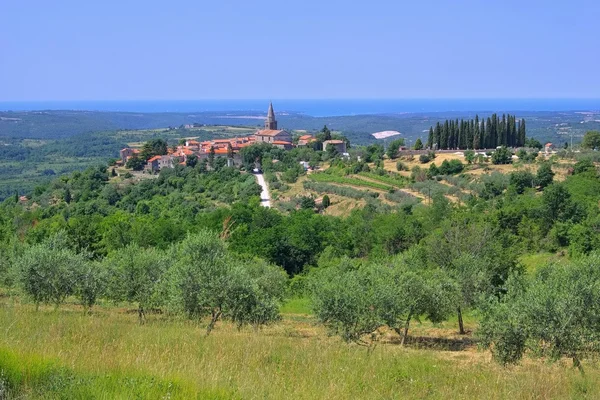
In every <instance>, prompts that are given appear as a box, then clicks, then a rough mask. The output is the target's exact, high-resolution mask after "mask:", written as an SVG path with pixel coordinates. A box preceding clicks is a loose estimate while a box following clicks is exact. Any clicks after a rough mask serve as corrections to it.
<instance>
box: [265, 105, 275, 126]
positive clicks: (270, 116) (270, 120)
mask: <svg viewBox="0 0 600 400" xmlns="http://www.w3.org/2000/svg"><path fill="white" fill-rule="evenodd" d="M265 129H269V130H274V131H276V130H277V120H276V119H275V112H274V111H273V103H272V102H271V103H270V104H269V113H268V114H267V119H266V120H265Z"/></svg>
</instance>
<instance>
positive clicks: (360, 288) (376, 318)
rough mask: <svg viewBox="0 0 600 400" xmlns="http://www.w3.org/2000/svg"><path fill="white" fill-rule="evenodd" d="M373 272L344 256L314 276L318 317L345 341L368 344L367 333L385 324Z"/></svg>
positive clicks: (314, 296) (313, 298)
mask: <svg viewBox="0 0 600 400" xmlns="http://www.w3.org/2000/svg"><path fill="white" fill-rule="evenodd" d="M372 272H373V271H372V270H369V269H367V268H364V269H361V268H358V267H357V266H355V265H353V264H352V262H350V261H349V260H347V259H345V260H343V261H342V264H341V265H340V266H338V267H330V268H326V269H325V270H323V271H319V273H317V274H315V276H313V277H312V279H313V280H312V282H311V283H312V284H311V292H312V302H313V309H314V312H315V315H316V317H317V318H318V319H319V321H320V322H322V323H323V324H325V326H327V328H328V329H329V331H330V333H332V334H335V335H338V336H340V337H341V338H342V339H343V340H344V341H346V342H354V343H358V344H361V345H368V344H369V342H368V341H365V340H364V336H366V335H372V334H373V333H374V332H375V330H377V328H379V327H381V326H382V325H383V324H384V323H383V320H382V318H381V313H380V310H379V309H378V307H379V306H380V304H381V301H379V299H378V298H377V297H378V296H379V295H380V294H381V291H379V287H378V285H377V283H378V280H377V277H376V275H374V274H372ZM379 282H380V280H379Z"/></svg>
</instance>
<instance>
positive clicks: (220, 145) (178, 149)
mask: <svg viewBox="0 0 600 400" xmlns="http://www.w3.org/2000/svg"><path fill="white" fill-rule="evenodd" d="M260 143H267V144H270V145H272V146H274V147H276V148H279V149H283V150H291V149H292V148H294V147H309V146H315V145H316V144H317V138H316V137H315V136H313V135H302V136H300V137H298V138H297V140H295V141H294V140H293V137H292V133H291V132H289V131H287V130H285V129H279V128H278V124H277V119H276V118H275V111H274V110H273V103H270V104H269V111H268V112H267V118H266V120H265V125H264V129H259V130H257V131H256V133H254V135H249V136H245V137H234V138H228V139H214V140H207V141H202V142H198V141H196V140H192V139H190V140H185V144H183V145H179V146H174V147H172V148H167V149H166V154H164V155H155V156H152V157H151V158H149V159H147V160H142V161H145V164H144V166H143V169H144V171H147V172H157V171H160V170H161V169H162V168H173V167H174V166H175V165H176V164H182V165H185V164H186V162H187V160H188V158H189V157H196V158H197V159H198V160H203V159H209V158H210V157H226V158H227V163H228V165H231V166H232V165H236V164H239V163H240V162H241V158H240V156H239V153H240V151H241V150H242V149H243V148H245V147H248V146H251V145H254V144H260ZM319 145H320V143H319ZM330 147H332V148H333V149H334V150H335V151H336V152H337V153H339V154H346V151H347V148H346V147H347V146H346V142H345V141H344V140H340V139H329V140H325V141H323V142H322V149H327V148H330ZM140 157H141V151H140V150H139V149H135V148H131V147H126V148H124V149H122V150H121V151H120V160H118V161H117V164H118V165H122V166H127V165H128V162H129V161H130V160H131V159H132V158H136V159H137V158H140ZM129 165H131V164H129Z"/></svg>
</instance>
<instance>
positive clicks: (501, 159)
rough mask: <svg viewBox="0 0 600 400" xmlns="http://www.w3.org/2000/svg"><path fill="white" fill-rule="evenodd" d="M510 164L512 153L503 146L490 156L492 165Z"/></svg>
mask: <svg viewBox="0 0 600 400" xmlns="http://www.w3.org/2000/svg"><path fill="white" fill-rule="evenodd" d="M510 163H512V152H511V151H510V150H509V149H508V148H506V147H505V146H502V147H500V148H499V149H496V151H494V153H493V154H492V164H496V165H497V164H510Z"/></svg>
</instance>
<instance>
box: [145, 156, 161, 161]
mask: <svg viewBox="0 0 600 400" xmlns="http://www.w3.org/2000/svg"><path fill="white" fill-rule="evenodd" d="M156 160H160V156H154V157H152V158H151V159H149V160H148V162H153V161H156Z"/></svg>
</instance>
